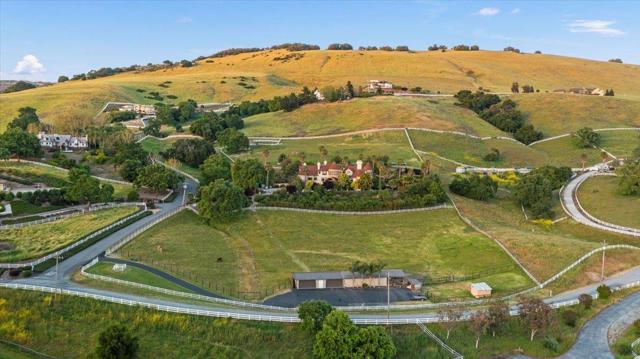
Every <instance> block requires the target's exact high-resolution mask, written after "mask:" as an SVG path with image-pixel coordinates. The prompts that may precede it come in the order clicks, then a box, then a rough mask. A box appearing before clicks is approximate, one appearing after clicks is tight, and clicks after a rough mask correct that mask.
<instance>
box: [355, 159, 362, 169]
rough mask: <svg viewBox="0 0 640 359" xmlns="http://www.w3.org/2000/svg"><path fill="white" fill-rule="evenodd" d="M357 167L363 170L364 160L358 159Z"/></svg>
mask: <svg viewBox="0 0 640 359" xmlns="http://www.w3.org/2000/svg"><path fill="white" fill-rule="evenodd" d="M356 168H357V169H359V170H361V169H362V160H357V161H356Z"/></svg>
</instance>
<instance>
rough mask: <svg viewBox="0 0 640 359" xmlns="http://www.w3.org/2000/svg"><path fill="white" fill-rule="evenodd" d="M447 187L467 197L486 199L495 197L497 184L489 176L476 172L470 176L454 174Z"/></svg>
mask: <svg viewBox="0 0 640 359" xmlns="http://www.w3.org/2000/svg"><path fill="white" fill-rule="evenodd" d="M449 189H450V190H451V192H453V193H455V194H459V195H461V196H464V197H467V198H471V199H476V200H480V201H488V200H490V199H492V198H494V197H495V195H496V191H497V190H498V184H497V183H496V182H495V181H494V180H493V179H491V177H489V176H481V175H479V174H477V173H476V174H472V175H470V176H459V175H458V176H455V177H454V178H453V180H452V181H451V183H450V184H449Z"/></svg>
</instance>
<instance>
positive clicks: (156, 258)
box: [118, 211, 251, 295]
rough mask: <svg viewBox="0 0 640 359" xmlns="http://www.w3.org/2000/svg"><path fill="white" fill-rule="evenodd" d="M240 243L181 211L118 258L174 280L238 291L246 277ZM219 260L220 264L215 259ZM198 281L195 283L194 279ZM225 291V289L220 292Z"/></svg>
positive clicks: (130, 244) (121, 253) (133, 242)
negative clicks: (133, 261) (159, 272)
mask: <svg viewBox="0 0 640 359" xmlns="http://www.w3.org/2000/svg"><path fill="white" fill-rule="evenodd" d="M241 246H242V243H240V242H239V241H231V240H229V239H228V238H227V237H226V236H225V235H224V234H223V233H221V232H219V231H217V230H216V229H215V228H212V227H210V226H208V225H206V224H205V223H203V222H202V220H201V219H200V217H198V216H197V215H196V214H194V213H193V212H191V211H182V212H180V213H178V214H176V215H175V216H173V217H171V218H169V219H167V220H165V221H163V222H161V223H159V224H158V225H156V226H154V227H153V228H151V229H149V230H147V231H146V232H144V233H142V234H141V235H140V236H139V237H137V238H136V239H135V240H133V241H131V242H129V244H127V245H126V246H125V247H123V248H122V249H121V250H120V251H119V252H118V255H121V256H123V257H126V258H129V259H133V260H137V261H140V262H142V263H145V264H148V265H152V266H154V267H157V268H159V269H161V270H164V271H166V272H169V273H171V274H173V275H175V276H177V277H180V278H183V279H185V280H188V281H191V282H194V284H197V285H203V284H202V282H201V281H200V280H202V279H204V280H206V285H203V286H205V287H209V288H213V289H214V290H215V289H216V288H217V289H218V290H220V291H227V292H228V291H230V290H231V289H232V288H233V289H235V290H236V295H237V288H238V280H239V277H240V276H242V275H251V274H250V273H245V269H246V268H245V267H244V263H242V262H241V258H239V253H240V252H242V250H243V248H242V247H241ZM218 258H221V261H218V260H217V259H218ZM196 277H197V278H199V279H200V280H195V278H196ZM222 288H224V289H222Z"/></svg>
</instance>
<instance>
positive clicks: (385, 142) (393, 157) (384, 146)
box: [238, 130, 420, 166]
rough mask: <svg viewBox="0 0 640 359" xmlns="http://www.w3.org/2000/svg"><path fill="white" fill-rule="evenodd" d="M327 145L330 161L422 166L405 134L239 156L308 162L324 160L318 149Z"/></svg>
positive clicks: (291, 145) (286, 143) (299, 144)
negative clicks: (381, 159) (378, 159)
mask: <svg viewBox="0 0 640 359" xmlns="http://www.w3.org/2000/svg"><path fill="white" fill-rule="evenodd" d="M320 146H324V147H325V148H326V149H327V152H328V154H327V157H326V159H327V160H328V161H330V160H331V158H333V157H334V156H336V155H339V156H341V157H343V158H344V157H348V158H349V159H350V161H352V162H353V161H355V160H357V159H359V158H367V157H368V156H373V155H376V156H382V155H387V156H389V160H390V161H391V162H397V161H401V162H406V163H407V164H409V165H413V166H419V165H420V164H419V160H418V158H417V157H416V155H415V153H413V151H412V150H411V146H409V141H408V140H407V137H406V136H405V134H404V131H402V130H398V131H384V132H375V133H369V134H363V135H353V136H342V137H335V138H327V139H320V140H283V141H282V142H281V144H280V145H277V146H257V147H251V149H250V150H249V152H248V153H243V154H241V155H240V156H238V157H241V158H245V157H254V158H257V159H259V160H260V161H263V157H262V151H264V150H268V151H269V161H270V162H271V163H272V164H274V163H276V161H277V158H278V156H279V155H280V154H281V153H284V154H286V155H287V156H289V157H290V158H293V159H300V156H301V155H302V154H304V157H305V161H306V162H307V163H316V162H318V161H321V159H322V158H321V155H320V151H319V148H320Z"/></svg>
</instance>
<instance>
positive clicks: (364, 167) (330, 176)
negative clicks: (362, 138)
mask: <svg viewBox="0 0 640 359" xmlns="http://www.w3.org/2000/svg"><path fill="white" fill-rule="evenodd" d="M343 173H346V174H347V176H349V178H350V179H351V180H353V181H356V180H357V179H358V178H360V176H362V175H363V174H365V173H368V174H369V175H371V176H373V169H372V167H371V165H370V164H369V163H368V162H367V163H366V164H363V162H362V161H361V160H358V161H356V165H355V166H354V165H351V164H347V165H346V166H343V165H339V164H337V163H335V162H331V163H329V164H328V163H327V161H324V163H320V162H318V163H317V164H316V165H315V166H313V165H311V166H308V165H307V163H306V162H305V163H303V164H302V165H300V167H298V177H300V179H301V180H302V181H303V182H307V181H313V182H314V183H317V184H323V183H324V182H326V181H336V180H337V179H338V177H339V176H340V175H341V174H343Z"/></svg>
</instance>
